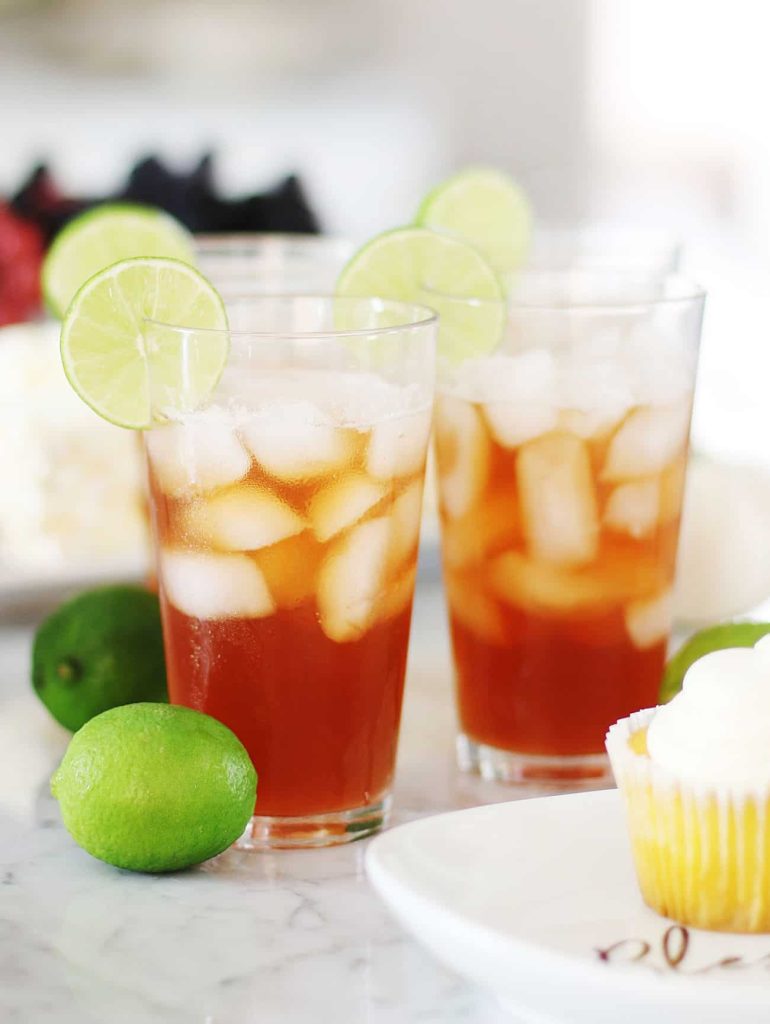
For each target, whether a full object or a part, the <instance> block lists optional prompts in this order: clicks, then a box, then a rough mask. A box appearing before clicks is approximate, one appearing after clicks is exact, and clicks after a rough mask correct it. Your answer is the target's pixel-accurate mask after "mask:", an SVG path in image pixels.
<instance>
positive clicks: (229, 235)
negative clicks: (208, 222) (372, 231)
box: [193, 231, 354, 252]
mask: <svg viewBox="0 0 770 1024" xmlns="http://www.w3.org/2000/svg"><path fill="white" fill-rule="evenodd" d="M193 239H194V241H195V246H196V248H200V249H203V250H210V251H211V252H219V251H222V252H227V251H229V250H231V249H233V250H237V249H240V248H243V249H250V248H256V247H258V246H259V247H265V248H266V247H268V246H270V245H272V244H277V243H287V242H288V243H297V242H299V243H300V244H301V245H307V246H308V247H309V248H313V247H318V248H320V247H321V246H325V245H328V246H351V247H352V246H353V244H354V243H353V242H352V241H351V240H350V239H348V238H345V237H344V236H343V235H323V234H315V233H313V232H312V231H202V232H199V233H196V234H194V235H193Z"/></svg>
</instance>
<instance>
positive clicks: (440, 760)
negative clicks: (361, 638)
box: [0, 586, 513, 1024]
mask: <svg viewBox="0 0 770 1024" xmlns="http://www.w3.org/2000/svg"><path fill="white" fill-rule="evenodd" d="M30 635H31V634H30V633H28V632H25V631H20V630H18V631H10V630H5V631H0V710H1V714H0V1020H2V1021H3V1024H10V1022H17V1021H18V1022H23V1024H49V1022H54V1021H55V1022H57V1024H69V1022H73V1024H74V1022H78V1024H90V1022H99V1024H155V1022H158V1024H161V1022H162V1024H176V1022H179V1024H182V1022H185V1024H187V1022H194V1024H229V1022H236V1021H237V1022H238V1024H243V1022H251V1021H255V1022H256V1021H258V1022H260V1024H273V1022H281V1024H315V1022H323V1024H325V1022H327V1021H334V1022H335V1024H347V1022H351V1024H352V1022H355V1024H396V1022H398V1024H413V1022H414V1024H416V1022H421V1024H453V1022H465V1024H482V1022H483V1024H497V1022H498V1021H499V1022H501V1024H502V1021H503V1020H505V1021H510V1019H511V1018H510V1017H508V1016H506V1015H504V1014H503V1012H502V1011H501V1010H499V1009H498V1008H497V1007H496V1006H495V1005H494V1004H493V1003H492V1002H491V1000H490V999H489V997H487V996H486V995H485V994H484V993H481V992H479V991H478V990H476V989H474V988H472V987H471V986H469V985H468V984H466V983H465V982H463V981H460V980H459V979H458V978H456V977H455V976H454V975H452V974H450V973H449V972H448V971H446V970H444V969H443V968H442V967H441V966H439V965H438V964H437V963H436V962H435V961H434V960H433V959H432V958H431V957H430V956H429V954H428V953H426V952H424V951H423V950H422V949H421V948H420V947H419V946H417V945H416V944H415V943H414V942H413V941H412V940H411V939H410V938H408V937H407V936H406V935H405V934H404V933H403V932H402V931H401V929H400V928H399V926H398V925H397V924H396V923H395V922H394V921H393V920H392V919H391V918H390V916H389V914H388V913H387V911H386V910H385V908H384V906H383V905H382V904H381V903H380V902H379V900H378V899H377V897H376V896H375V894H374V893H373V891H372V890H371V888H370V887H369V885H368V883H367V881H366V879H365V877H364V875H363V868H362V865H363V854H364V851H365V848H366V844H365V841H364V842H361V843H355V844H352V845H351V846H348V847H338V848H336V849H330V850H318V851H287V852H282V853H274V854H254V853H238V852H236V851H230V852H228V853H226V854H223V855H222V856H221V857H218V858H217V859H216V860H213V861H210V862H209V863H207V864H205V865H203V866H202V867H200V868H198V869H196V870H194V871H189V872H184V873H180V874H176V875H167V876H140V875H132V874H130V873H129V872H122V871H117V870H114V869H112V868H110V867H108V866H107V865H104V864H101V863H99V862H98V861H95V860H92V859H91V858H90V857H88V855H87V854H85V853H83V852H82V851H81V850H79V849H78V848H77V847H76V846H75V845H74V843H73V842H72V841H71V840H70V839H69V837H68V836H67V834H66V832H65V831H64V830H63V828H62V826H61V824H60V820H59V815H58V809H57V805H56V803H55V801H53V799H52V798H51V797H50V795H49V793H48V777H49V775H50V772H51V770H52V769H53V767H54V766H55V764H56V761H57V758H58V757H59V756H60V755H61V752H62V750H63V749H64V745H65V744H66V734H64V733H63V732H62V731H61V730H59V729H58V728H57V727H56V726H55V725H53V724H52V723H51V722H50V720H49V719H48V716H47V715H46V713H45V712H44V711H43V710H42V709H41V708H40V707H39V706H38V705H37V703H36V699H35V697H34V696H33V695H32V694H31V692H30V690H29V687H28V683H27V678H28V656H29V655H28V652H29V643H30ZM453 724H454V723H453V709H452V700H451V686H450V672H449V654H448V647H447V639H446V631H445V626H444V621H443V614H442V608H441V599H440V595H439V592H438V590H437V588H436V587H435V586H428V587H426V588H422V589H421V590H420V591H419V593H418V600H417V602H416V609H415V626H414V639H413V646H412V652H411V661H410V672H409V681H408V684H407V699H406V707H405V717H404V726H403V731H402V742H401V752H400V760H399V772H398V783H397V792H396V820H397V821H398V820H401V821H403V820H409V819H411V818H415V817H418V816H420V815H423V814H428V813H433V812H436V811H441V810H447V809H450V808H455V807H464V806H470V805H472V804H475V803H480V802H484V801H488V800H494V799H509V798H511V796H512V795H513V794H512V792H511V791H510V790H508V789H505V788H504V787H499V786H492V785H490V784H488V783H484V782H482V781H481V780H475V779H464V778H462V777H458V776H457V774H456V773H455V771H454V765H453V755H452V740H453V736H452V734H453Z"/></svg>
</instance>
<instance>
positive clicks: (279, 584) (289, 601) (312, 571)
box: [254, 530, 322, 608]
mask: <svg viewBox="0 0 770 1024" xmlns="http://www.w3.org/2000/svg"><path fill="white" fill-rule="evenodd" d="M321 550H322V549H321V546H320V544H319V543H318V541H317V540H316V539H315V537H314V536H313V534H312V532H311V531H310V530H306V531H305V532H304V533H299V534H296V535H295V536H294V537H288V538H287V539H286V540H283V541H280V542H279V543H278V544H272V545H271V546H270V547H269V548H261V549H260V550H259V551H258V552H256V554H255V556H254V557H255V559H256V562H257V565H258V566H259V568H260V569H261V570H262V573H263V574H264V577H265V579H266V580H267V586H268V589H269V590H270V593H271V595H272V597H273V600H274V601H275V603H276V604H277V605H278V607H279V608H296V607H297V606H298V605H300V604H303V603H304V602H305V601H309V600H310V598H312V597H313V596H314V595H315V589H316V580H317V577H318V570H319V567H320V563H321Z"/></svg>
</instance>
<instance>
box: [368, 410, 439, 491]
mask: <svg viewBox="0 0 770 1024" xmlns="http://www.w3.org/2000/svg"><path fill="white" fill-rule="evenodd" d="M430 418H431V416H430V412H428V411H426V412H419V413H411V414H410V415H408V416H398V417H396V418H394V419H388V420H382V421H381V422H379V423H376V424H375V425H374V426H373V427H372V430H371V434H370V439H369V447H368V449H367V453H366V471H367V473H369V475H370V476H373V477H374V478H375V479H376V480H392V479H393V477H398V476H412V475H413V474H415V473H419V472H421V471H422V468H423V466H424V465H425V455H426V452H427V448H428V435H429V434H430Z"/></svg>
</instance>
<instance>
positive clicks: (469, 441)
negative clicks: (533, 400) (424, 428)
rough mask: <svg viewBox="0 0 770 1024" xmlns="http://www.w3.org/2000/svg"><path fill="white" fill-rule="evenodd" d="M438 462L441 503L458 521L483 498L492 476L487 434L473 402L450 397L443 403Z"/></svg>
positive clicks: (439, 407) (439, 406)
mask: <svg viewBox="0 0 770 1024" xmlns="http://www.w3.org/2000/svg"><path fill="white" fill-rule="evenodd" d="M436 461H437V463H438V477H439V500H440V503H441V505H442V507H443V509H444V511H445V512H446V514H447V515H448V516H449V517H450V519H456V518H458V517H460V516H463V515H465V514H466V512H469V511H470V510H471V508H472V507H473V505H474V504H475V502H476V501H477V500H478V498H480V497H481V494H482V492H483V490H484V486H485V484H486V482H487V477H488V475H489V442H488V439H487V432H486V430H485V428H484V423H483V421H482V419H481V416H480V415H479V413H478V411H477V410H476V409H475V407H474V406H473V405H471V403H470V402H466V401H464V400H463V399H461V398H454V397H451V396H446V395H444V396H442V397H441V398H440V399H439V402H438V404H437V406H436Z"/></svg>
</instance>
